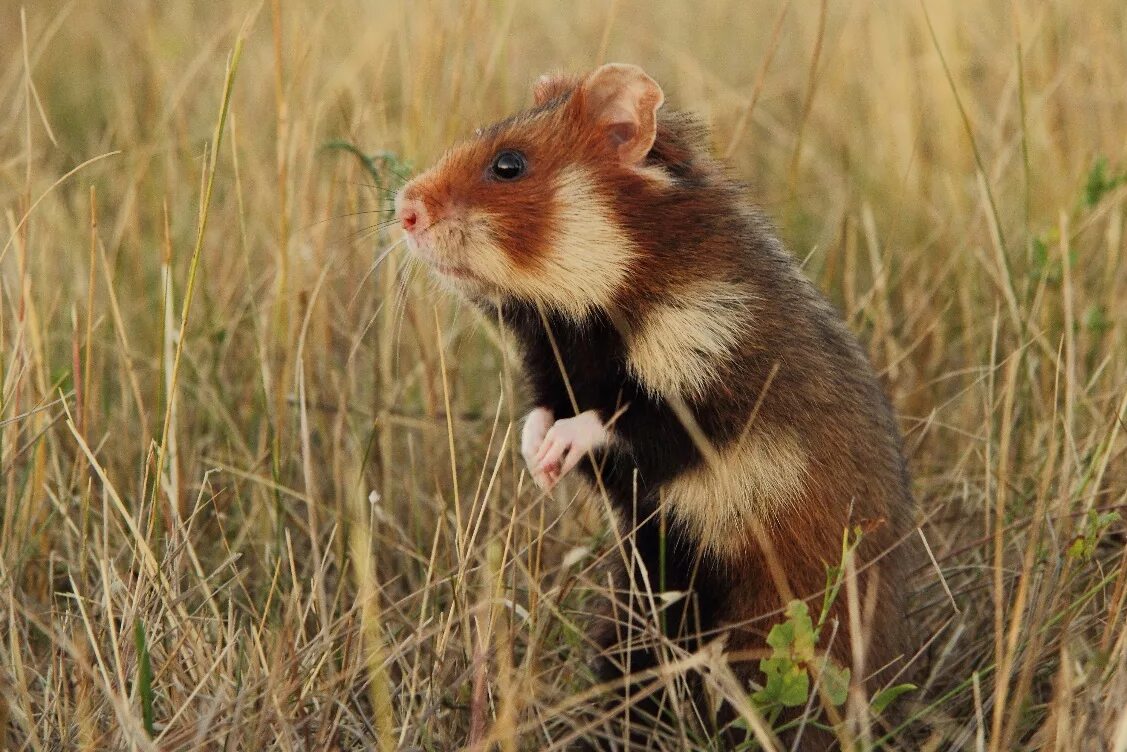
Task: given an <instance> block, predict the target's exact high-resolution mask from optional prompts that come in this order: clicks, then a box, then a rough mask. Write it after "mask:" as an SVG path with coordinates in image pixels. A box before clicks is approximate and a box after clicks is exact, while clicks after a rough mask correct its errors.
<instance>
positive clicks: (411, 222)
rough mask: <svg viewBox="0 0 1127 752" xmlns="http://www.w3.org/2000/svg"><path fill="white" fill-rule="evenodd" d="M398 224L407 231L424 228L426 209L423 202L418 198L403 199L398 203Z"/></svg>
mask: <svg viewBox="0 0 1127 752" xmlns="http://www.w3.org/2000/svg"><path fill="white" fill-rule="evenodd" d="M399 224H401V225H402V226H403V229H404V230H406V231H407V232H415V231H416V230H425V229H426V227H427V224H428V222H427V210H426V207H425V206H423V202H422V201H419V200H418V199H404V200H403V201H402V202H400V204H399Z"/></svg>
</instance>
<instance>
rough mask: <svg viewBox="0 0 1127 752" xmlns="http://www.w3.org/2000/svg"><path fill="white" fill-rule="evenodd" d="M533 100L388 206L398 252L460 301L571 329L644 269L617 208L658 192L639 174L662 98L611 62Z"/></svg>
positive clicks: (543, 89)
mask: <svg viewBox="0 0 1127 752" xmlns="http://www.w3.org/2000/svg"><path fill="white" fill-rule="evenodd" d="M533 93H534V99H535V106H534V107H532V108H531V109H529V110H527V111H525V112H522V113H520V114H517V115H515V116H513V117H510V118H508V119H506V120H503V121H501V122H499V123H496V124H495V125H492V126H490V127H488V128H483V129H480V130H478V131H477V132H476V133H475V134H474V136H473V137H472V138H470V139H469V140H468V141H466V142H465V143H463V144H460V145H458V146H456V147H454V148H452V149H451V150H450V151H448V152H447V153H446V154H445V156H443V157H442V159H441V160H440V161H439V162H438V163H437V164H436V165H435V166H434V167H433V168H431V169H430V170H428V171H427V172H425V173H423V174H421V175H419V176H418V177H416V178H414V179H413V180H411V181H410V182H409V183H407V184H406V185H405V186H404V187H403V188H402V190H400V191H399V193H398V195H397V196H396V199H395V208H396V212H397V216H398V219H399V222H400V224H401V226H402V228H403V230H404V232H405V233H406V236H407V245H408V248H409V249H410V252H411V253H413V254H414V255H415V256H416V257H418V258H419V259H421V260H422V261H423V262H425V263H426V264H427V265H428V266H430V268H431V269H432V270H433V272H434V273H435V274H436V275H437V276H438V277H439V278H440V279H441V280H443V281H444V282H447V283H448V284H450V285H451V286H453V287H454V288H456V289H458V290H459V291H460V292H462V293H464V294H466V295H468V296H469V297H471V298H474V299H491V298H492V299H506V298H507V299H514V300H519V301H524V302H529V303H537V304H542V305H545V306H547V307H550V308H552V309H555V310H557V311H559V312H561V313H564V314H565V315H569V316H572V317H575V318H576V319H581V318H583V317H584V316H586V315H587V314H588V313H590V312H591V311H592V310H595V309H598V308H599V307H605V306H608V305H610V304H612V302H613V300H614V298H615V296H616V294H617V292H618V291H619V290H621V289H622V287H623V285H625V284H628V282H629V279H630V276H631V273H632V271H633V270H634V269H635V268H636V267H637V266H638V265H639V264H641V263H643V261H644V259H643V258H642V256H641V252H640V248H639V245H638V243H637V242H636V241H635V240H634V239H633V238H632V237H631V233H630V232H629V230H628V229H627V227H626V226H625V225H624V223H623V222H622V216H621V215H622V210H623V206H624V204H623V202H622V201H621V200H620V199H622V198H623V197H626V196H629V197H631V199H632V201H636V200H637V198H638V196H640V195H644V194H646V193H647V192H653V191H655V190H660V189H661V187H662V185H663V184H664V183H667V182H668V178H666V177H665V175H664V173H662V172H660V171H659V170H656V169H654V168H653V167H648V166H646V165H645V159H646V155H647V154H648V153H649V152H650V149H651V148H652V147H653V145H654V140H655V138H656V134H657V110H658V108H659V107H661V105H662V102H663V101H664V95H663V93H662V91H661V88H660V87H659V86H658V85H657V83H656V82H655V81H654V80H653V79H652V78H650V77H649V76H647V75H646V74H645V72H644V71H642V69H641V68H639V67H637V66H634V65H621V64H609V65H604V66H602V67H600V68H598V69H596V70H595V71H593V72H592V73H590V74H588V75H586V76H583V77H581V78H567V77H561V76H544V77H542V78H541V79H540V80H539V81H538V82H537V84H536V86H535V88H534V92H533ZM663 181H664V183H663ZM628 203H629V202H628Z"/></svg>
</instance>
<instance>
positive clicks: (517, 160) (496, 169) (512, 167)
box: [489, 149, 528, 180]
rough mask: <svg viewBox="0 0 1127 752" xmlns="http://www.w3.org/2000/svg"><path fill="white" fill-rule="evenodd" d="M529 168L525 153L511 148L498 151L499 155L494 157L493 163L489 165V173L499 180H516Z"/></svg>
mask: <svg viewBox="0 0 1127 752" xmlns="http://www.w3.org/2000/svg"><path fill="white" fill-rule="evenodd" d="M527 169H528V163H526V162H525V161H524V155H523V154H521V153H520V152H519V151H512V150H510V149H506V150H505V151H501V152H497V156H495V157H493V164H491V165H489V173H490V174H491V175H493V177H495V178H497V179H498V180H516V179H517V178H519V177H520V176H522V175H524V172H525V170H527Z"/></svg>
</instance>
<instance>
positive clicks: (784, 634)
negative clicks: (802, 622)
mask: <svg viewBox="0 0 1127 752" xmlns="http://www.w3.org/2000/svg"><path fill="white" fill-rule="evenodd" d="M767 644H768V645H770V646H771V647H772V648H774V649H775V654H776V655H778V654H779V653H786V652H788V650H789V648H790V646H791V645H793V644H794V625H793V624H791V623H790V622H789V621H784V622H780V623H779V624H776V625H775V626H773V627H771V631H770V632H768V633H767Z"/></svg>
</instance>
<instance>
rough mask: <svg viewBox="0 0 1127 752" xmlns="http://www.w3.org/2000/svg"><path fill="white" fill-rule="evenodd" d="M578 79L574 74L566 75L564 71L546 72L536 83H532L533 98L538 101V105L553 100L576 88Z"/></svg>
mask: <svg viewBox="0 0 1127 752" xmlns="http://www.w3.org/2000/svg"><path fill="white" fill-rule="evenodd" d="M575 84H576V80H575V77H573V76H566V75H564V74H563V73H545V74H544V75H543V76H541V77H540V78H538V79H536V83H535V84H533V85H532V99H533V101H535V102H536V106H537V107H539V106H540V105H542V104H544V103H545V102H551V101H552V100H553V99H555V98H556V97H560V96H562V95H564V94H566V93H567V92H569V91H571V90H572V89H574V88H575Z"/></svg>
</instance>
